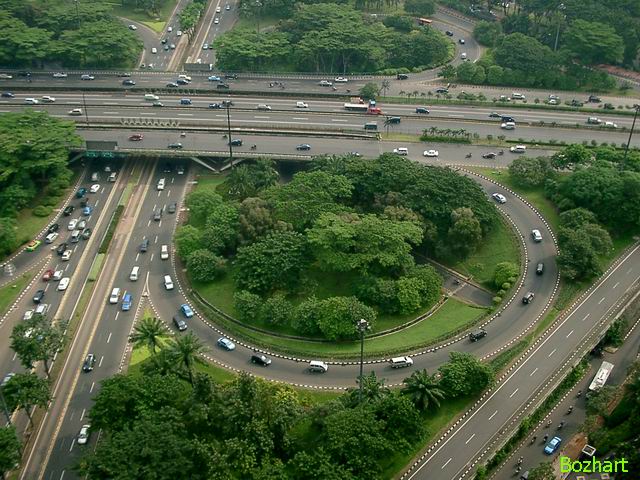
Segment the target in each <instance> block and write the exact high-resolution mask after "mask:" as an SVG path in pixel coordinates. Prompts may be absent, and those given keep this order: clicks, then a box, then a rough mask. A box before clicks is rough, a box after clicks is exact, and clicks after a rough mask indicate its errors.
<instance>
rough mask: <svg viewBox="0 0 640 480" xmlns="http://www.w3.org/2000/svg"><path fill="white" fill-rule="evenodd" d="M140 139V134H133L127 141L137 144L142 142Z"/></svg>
mask: <svg viewBox="0 0 640 480" xmlns="http://www.w3.org/2000/svg"><path fill="white" fill-rule="evenodd" d="M142 138H143V136H142V134H141V133H134V134H133V135H131V136H130V137H129V140H131V141H132V142H139V141H140V140H142Z"/></svg>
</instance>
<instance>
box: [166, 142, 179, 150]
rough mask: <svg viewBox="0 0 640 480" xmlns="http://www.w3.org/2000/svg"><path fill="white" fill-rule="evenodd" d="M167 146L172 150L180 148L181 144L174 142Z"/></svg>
mask: <svg viewBox="0 0 640 480" xmlns="http://www.w3.org/2000/svg"><path fill="white" fill-rule="evenodd" d="M167 148H171V149H173V150H180V149H181V148H182V144H181V143H180V142H174V143H170V144H169V145H167Z"/></svg>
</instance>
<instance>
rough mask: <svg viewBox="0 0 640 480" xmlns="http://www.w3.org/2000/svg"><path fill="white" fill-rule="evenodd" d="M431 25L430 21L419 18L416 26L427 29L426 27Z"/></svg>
mask: <svg viewBox="0 0 640 480" xmlns="http://www.w3.org/2000/svg"><path fill="white" fill-rule="evenodd" d="M431 23H432V22H431V20H429V19H428V18H419V19H418V25H421V26H425V27H428V26H430V25H431Z"/></svg>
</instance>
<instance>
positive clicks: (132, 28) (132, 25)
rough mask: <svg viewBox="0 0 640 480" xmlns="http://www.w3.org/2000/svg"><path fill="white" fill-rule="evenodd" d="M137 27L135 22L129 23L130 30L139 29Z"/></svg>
mask: <svg viewBox="0 0 640 480" xmlns="http://www.w3.org/2000/svg"><path fill="white" fill-rule="evenodd" d="M137 29H138V27H136V26H135V25H134V24H133V23H131V24H130V25H129V30H137Z"/></svg>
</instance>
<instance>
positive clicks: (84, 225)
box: [76, 220, 87, 230]
mask: <svg viewBox="0 0 640 480" xmlns="http://www.w3.org/2000/svg"><path fill="white" fill-rule="evenodd" d="M76 228H77V229H78V230H84V229H85V228H87V221H86V220H80V221H79V222H78V225H76Z"/></svg>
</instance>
